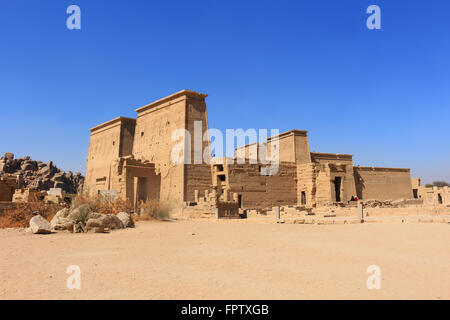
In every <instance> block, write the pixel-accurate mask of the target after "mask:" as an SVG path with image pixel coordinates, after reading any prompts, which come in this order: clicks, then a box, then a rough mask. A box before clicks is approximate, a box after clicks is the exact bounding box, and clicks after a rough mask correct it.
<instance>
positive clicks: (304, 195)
mask: <svg viewBox="0 0 450 320" xmlns="http://www.w3.org/2000/svg"><path fill="white" fill-rule="evenodd" d="M301 203H302V205H305V204H306V192H305V191H302V202H301Z"/></svg>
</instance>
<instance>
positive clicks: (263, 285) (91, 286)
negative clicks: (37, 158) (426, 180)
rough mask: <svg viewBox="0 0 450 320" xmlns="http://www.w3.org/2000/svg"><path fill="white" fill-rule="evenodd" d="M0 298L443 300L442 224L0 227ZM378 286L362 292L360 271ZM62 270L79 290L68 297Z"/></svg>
mask: <svg viewBox="0 0 450 320" xmlns="http://www.w3.org/2000/svg"><path fill="white" fill-rule="evenodd" d="M0 243H1V245H2V250H1V251H0V298H1V299H450V225H449V224H446V223H429V224H427V223H408V224H386V223H376V224H370V223H365V224H351V225H294V224H260V223H252V222H250V221H247V222H246V223H241V222H240V221H233V222H231V221H182V220H178V221H173V222H138V223H137V226H136V228H134V229H126V230H119V231H114V232H111V233H109V234H70V233H58V234H50V235H33V234H30V233H27V232H25V231H24V230H18V229H9V230H0ZM374 264H375V265H378V266H379V267H380V268H381V276H382V280H381V289H380V290H369V289H368V288H367V286H366V280H367V278H368V277H369V275H368V274H367V273H366V269H367V267H368V266H369V265H374ZM69 265H78V266H79V267H80V270H81V289H80V290H69V289H68V288H67V286H66V281H67V278H68V277H69V276H70V275H69V274H67V273H66V270H67V267H68V266H69Z"/></svg>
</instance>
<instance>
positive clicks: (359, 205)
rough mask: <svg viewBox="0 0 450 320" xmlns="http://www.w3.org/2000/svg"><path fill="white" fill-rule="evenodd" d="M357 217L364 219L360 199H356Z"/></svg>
mask: <svg viewBox="0 0 450 320" xmlns="http://www.w3.org/2000/svg"><path fill="white" fill-rule="evenodd" d="M358 219H361V220H363V219H364V211H363V204H362V202H361V201H358Z"/></svg>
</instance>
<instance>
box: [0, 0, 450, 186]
mask: <svg viewBox="0 0 450 320" xmlns="http://www.w3.org/2000/svg"><path fill="white" fill-rule="evenodd" d="M70 4H76V5H79V6H80V8H81V18H82V22H81V27H82V29H81V30H68V29H67V28H66V19H67V17H68V15H67V14H66V8H67V7H68V6H69V5H70ZM370 4H377V5H379V6H380V7H381V20H382V22H381V24H382V29H381V30H368V29H367V28H366V19H367V17H368V14H366V8H367V7H368V6H369V5H370ZM449 14H450V1H446V0H442V1H437V0H428V1H425V0H415V1H411V0H396V1H392V0H391V1H380V0H370V1H365V0H353V1H352V0H342V1H332V0H329V1H324V0H315V1H313V0H310V1H300V0H297V1H278V0H277V1H273V0H271V1H265V0H257V1H246V0H241V1H215V0H207V1H206V0H204V1H198V0H189V1H188V0H186V1H170V0H167V1H143V0H142V1H137V0H135V1H133V0H130V1H118V0H117V1H113V0H109V1H101V0H89V1H87V0H71V1H65V0H55V1H45V0H43V1H32V0H29V1H22V0H11V1H10V0H0V48H1V50H0V108H1V120H2V121H1V131H2V134H1V135H0V137H1V138H0V153H3V152H5V151H9V152H13V153H15V154H16V156H18V157H22V156H24V155H29V156H31V157H32V158H33V159H36V160H44V161H48V160H53V161H54V162H55V163H56V164H57V165H58V166H59V167H60V168H63V169H65V170H72V171H81V172H84V170H85V162H86V156H87V150H88V144H89V131H88V129H89V128H91V127H93V126H95V125H97V124H99V123H102V122H105V121H107V120H110V119H112V118H114V117H117V116H119V115H122V116H129V117H134V116H135V112H134V109H135V108H137V107H140V106H143V105H145V104H147V103H149V102H151V101H153V100H155V99H158V98H161V97H164V96H166V95H168V94H171V93H173V92H176V91H178V90H180V89H184V88H186V89H191V90H195V91H200V92H205V93H208V94H209V97H208V98H207V106H208V117H209V125H210V127H214V128H218V129H222V130H225V129H226V128H244V129H247V128H279V129H280V131H286V130H290V129H294V128H295V129H304V130H309V141H310V147H311V151H317V152H336V153H351V154H354V161H355V164H360V165H368V166H392V167H409V168H411V169H412V175H413V176H421V177H422V178H423V181H424V182H430V181H433V180H438V179H445V180H450V133H449V132H450V130H449V123H450V121H449V120H450V22H449Z"/></svg>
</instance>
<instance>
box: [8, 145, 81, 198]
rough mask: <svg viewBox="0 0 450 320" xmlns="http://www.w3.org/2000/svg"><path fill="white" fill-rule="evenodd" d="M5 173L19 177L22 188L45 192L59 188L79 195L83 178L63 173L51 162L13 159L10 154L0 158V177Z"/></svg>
mask: <svg viewBox="0 0 450 320" xmlns="http://www.w3.org/2000/svg"><path fill="white" fill-rule="evenodd" d="M5 173H9V174H16V175H20V180H21V182H20V183H21V184H22V186H23V187H24V188H36V189H38V190H45V191H48V190H49V189H50V188H61V189H63V190H64V191H65V192H67V193H80V192H81V190H82V188H83V183H84V177H83V176H82V175H81V173H79V172H77V173H72V172H71V171H69V172H65V171H62V170H60V169H58V168H57V167H56V166H55V165H54V164H53V162H52V161H49V162H46V163H44V162H42V161H35V160H32V159H30V157H28V156H26V157H23V158H20V159H15V158H14V154H12V153H10V152H6V153H5V155H4V156H3V157H1V158H0V176H1V175H2V174H5Z"/></svg>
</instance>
